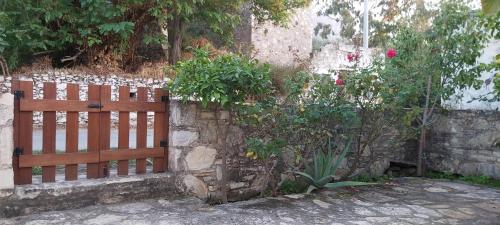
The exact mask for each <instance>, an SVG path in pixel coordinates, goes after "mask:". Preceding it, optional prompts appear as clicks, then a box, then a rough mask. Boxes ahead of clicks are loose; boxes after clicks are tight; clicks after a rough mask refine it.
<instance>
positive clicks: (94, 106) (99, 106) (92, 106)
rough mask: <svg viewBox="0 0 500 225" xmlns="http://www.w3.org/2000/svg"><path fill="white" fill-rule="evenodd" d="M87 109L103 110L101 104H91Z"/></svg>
mask: <svg viewBox="0 0 500 225" xmlns="http://www.w3.org/2000/svg"><path fill="white" fill-rule="evenodd" d="M87 107H89V108H91V109H100V108H102V105H101V104H99V103H90V104H89V105H88V106H87Z"/></svg>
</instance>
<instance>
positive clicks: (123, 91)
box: [118, 86, 130, 175]
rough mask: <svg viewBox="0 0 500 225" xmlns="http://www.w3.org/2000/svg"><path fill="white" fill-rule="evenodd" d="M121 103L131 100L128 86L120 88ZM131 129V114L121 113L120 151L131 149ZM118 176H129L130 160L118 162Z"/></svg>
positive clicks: (119, 119) (119, 130)
mask: <svg viewBox="0 0 500 225" xmlns="http://www.w3.org/2000/svg"><path fill="white" fill-rule="evenodd" d="M118 94H119V101H120V102H125V103H126V102H128V101H129V100H130V88H129V87H126V86H122V87H120V90H119V93H118ZM129 128H130V112H128V111H127V112H122V111H120V113H119V118H118V151H120V150H125V149H128V148H129V136H130V132H129ZM118 175H128V160H119V161H118Z"/></svg>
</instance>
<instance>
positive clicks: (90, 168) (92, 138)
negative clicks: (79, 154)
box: [87, 85, 101, 178]
mask: <svg viewBox="0 0 500 225" xmlns="http://www.w3.org/2000/svg"><path fill="white" fill-rule="evenodd" d="M100 90H101V86H99V85H89V89H88V100H89V101H92V102H94V103H98V102H100V100H101V99H100ZM99 116H100V113H99V112H89V113H88V130H87V131H88V134H87V135H88V136H87V151H89V152H95V151H99V145H100V143H99V138H100V132H99V131H100V118H99ZM87 178H99V164H98V163H88V164H87Z"/></svg>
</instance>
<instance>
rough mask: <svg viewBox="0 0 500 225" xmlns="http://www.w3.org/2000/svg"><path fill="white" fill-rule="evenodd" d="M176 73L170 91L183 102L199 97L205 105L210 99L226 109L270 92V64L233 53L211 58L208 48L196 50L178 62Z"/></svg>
mask: <svg viewBox="0 0 500 225" xmlns="http://www.w3.org/2000/svg"><path fill="white" fill-rule="evenodd" d="M175 72H176V77H175V80H174V82H173V83H172V84H171V85H169V89H170V91H171V92H172V94H173V95H177V96H179V97H181V98H182V100H183V101H188V100H190V99H195V100H199V101H201V103H202V104H203V106H205V107H206V106H208V104H209V103H210V102H215V103H218V104H219V105H220V106H222V107H226V108H227V107H232V106H235V105H241V104H242V103H244V102H245V100H246V99H247V98H249V97H259V96H264V95H267V94H268V93H270V91H271V89H270V85H271V81H270V78H269V66H267V65H260V64H259V63H258V61H257V60H251V59H247V58H244V57H239V56H237V55H234V54H228V55H222V56H217V57H215V58H214V59H212V58H210V57H209V54H208V52H207V51H205V50H203V49H195V50H194V57H193V59H191V60H187V61H182V62H179V63H178V64H177V65H176V66H175Z"/></svg>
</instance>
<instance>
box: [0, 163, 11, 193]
mask: <svg viewBox="0 0 500 225" xmlns="http://www.w3.org/2000/svg"><path fill="white" fill-rule="evenodd" d="M13 188H14V171H13V170H12V168H10V169H2V170H0V190H2V189H13Z"/></svg>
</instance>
